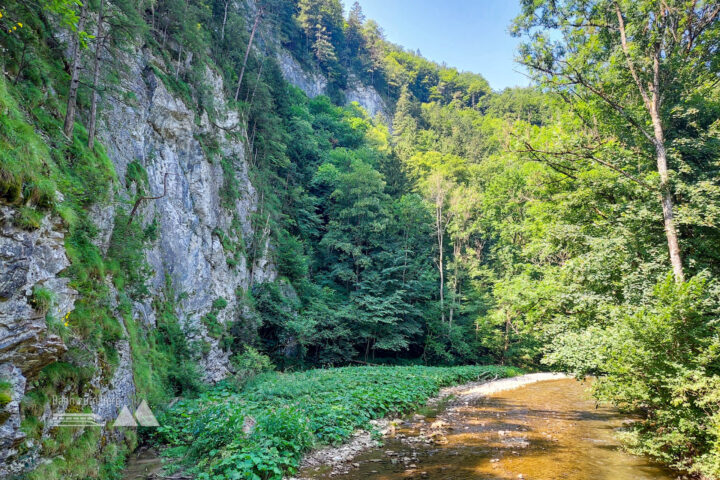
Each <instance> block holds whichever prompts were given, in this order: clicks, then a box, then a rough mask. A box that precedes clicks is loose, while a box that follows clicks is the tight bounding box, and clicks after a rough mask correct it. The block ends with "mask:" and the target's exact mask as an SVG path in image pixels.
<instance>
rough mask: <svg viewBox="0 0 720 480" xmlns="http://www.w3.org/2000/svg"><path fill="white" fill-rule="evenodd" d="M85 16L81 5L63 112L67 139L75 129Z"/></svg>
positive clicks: (84, 9)
mask: <svg viewBox="0 0 720 480" xmlns="http://www.w3.org/2000/svg"><path fill="white" fill-rule="evenodd" d="M86 16H87V7H86V5H85V4H84V3H83V4H82V6H81V7H80V18H79V20H78V23H77V32H76V34H75V35H74V36H73V48H72V62H71V65H70V88H69V90H68V101H67V109H66V110H65V124H64V125H63V132H65V135H66V136H67V137H68V138H69V137H72V133H73V129H74V127H75V108H76V106H77V92H78V88H79V87H80V66H81V65H80V63H81V58H80V57H81V51H82V48H83V46H84V45H83V42H84V39H83V36H82V33H83V29H84V28H85V17H86Z"/></svg>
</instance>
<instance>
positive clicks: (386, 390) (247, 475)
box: [157, 366, 520, 480]
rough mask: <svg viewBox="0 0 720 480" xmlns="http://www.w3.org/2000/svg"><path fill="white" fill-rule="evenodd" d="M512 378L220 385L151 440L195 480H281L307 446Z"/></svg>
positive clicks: (344, 376)
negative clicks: (460, 389) (463, 388)
mask: <svg viewBox="0 0 720 480" xmlns="http://www.w3.org/2000/svg"><path fill="white" fill-rule="evenodd" d="M519 373H520V371H519V370H518V369H515V368H512V367H495V366H465V367H421V366H414V367H345V368H334V369H328V370H309V371H305V372H300V373H289V374H288V373H266V374H261V375H258V376H257V377H255V378H254V379H252V380H250V381H249V382H247V383H246V384H245V385H244V387H242V388H239V387H237V386H236V385H234V384H233V383H223V384H221V385H219V386H217V387H216V388H214V389H213V390H211V391H209V392H206V393H204V394H202V395H201V396H200V397H199V398H197V399H194V400H183V401H180V402H178V403H176V404H175V405H174V406H173V407H172V408H170V409H169V410H168V411H167V412H166V413H165V414H164V415H162V417H161V418H160V424H161V427H159V428H158V431H157V436H158V439H159V440H160V441H162V442H164V443H166V444H168V445H169V446H170V447H171V448H170V449H169V450H168V453H169V454H170V455H171V456H177V457H181V460H180V462H181V463H186V464H187V465H192V467H191V468H190V470H191V471H192V472H193V473H194V474H197V478H199V479H204V480H221V479H223V480H224V479H229V478H238V479H239V478H243V479H264V480H268V479H281V478H282V476H283V474H284V473H285V472H289V473H292V472H294V471H295V469H296V468H297V466H298V463H299V461H300V458H301V456H302V454H303V453H304V452H306V451H307V450H309V449H310V448H311V447H312V446H314V445H318V444H339V443H342V442H343V441H345V440H347V439H348V438H349V437H350V436H351V435H352V433H353V432H354V431H355V430H356V429H358V428H363V427H368V422H369V421H370V420H372V419H375V418H380V417H383V416H386V415H390V414H401V413H404V412H408V411H410V410H413V409H416V408H418V407H420V406H421V405H423V404H424V403H425V401H426V400H427V399H428V398H430V397H431V396H433V395H435V394H437V393H438V391H439V390H440V388H442V387H444V386H448V385H452V384H457V383H463V382H468V381H472V380H476V379H478V378H488V377H490V376H499V377H509V376H513V375H517V374H519Z"/></svg>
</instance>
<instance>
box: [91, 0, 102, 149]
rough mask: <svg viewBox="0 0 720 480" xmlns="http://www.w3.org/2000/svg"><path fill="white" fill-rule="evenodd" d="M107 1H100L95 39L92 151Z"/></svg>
mask: <svg viewBox="0 0 720 480" xmlns="http://www.w3.org/2000/svg"><path fill="white" fill-rule="evenodd" d="M104 7H105V0H100V10H99V11H98V17H97V36H96V37H95V42H96V45H95V66H94V67H93V89H92V98H91V100H90V125H88V148H89V149H90V150H92V149H93V147H94V146H95V125H96V123H97V97H98V93H97V90H98V78H99V76H100V56H101V55H102V49H103V45H104V44H105V39H104V38H103V21H104V20H105V17H103V9H104Z"/></svg>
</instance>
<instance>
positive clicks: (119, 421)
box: [113, 406, 137, 427]
mask: <svg viewBox="0 0 720 480" xmlns="http://www.w3.org/2000/svg"><path fill="white" fill-rule="evenodd" d="M113 427H137V423H136V422H135V419H134V418H133V416H132V414H131V413H130V410H128V408H127V407H126V406H125V407H122V410H120V413H119V414H118V416H117V418H116V419H115V423H113Z"/></svg>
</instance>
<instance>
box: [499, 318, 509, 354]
mask: <svg viewBox="0 0 720 480" xmlns="http://www.w3.org/2000/svg"><path fill="white" fill-rule="evenodd" d="M509 348H510V312H507V311H506V312H505V342H504V345H503V358H502V362H501V365H505V359H506V358H507V352H508V349H509Z"/></svg>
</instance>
